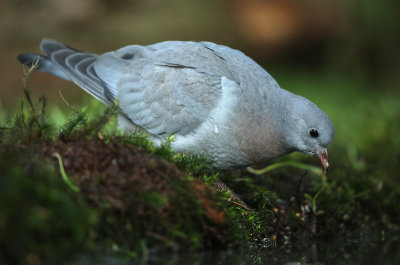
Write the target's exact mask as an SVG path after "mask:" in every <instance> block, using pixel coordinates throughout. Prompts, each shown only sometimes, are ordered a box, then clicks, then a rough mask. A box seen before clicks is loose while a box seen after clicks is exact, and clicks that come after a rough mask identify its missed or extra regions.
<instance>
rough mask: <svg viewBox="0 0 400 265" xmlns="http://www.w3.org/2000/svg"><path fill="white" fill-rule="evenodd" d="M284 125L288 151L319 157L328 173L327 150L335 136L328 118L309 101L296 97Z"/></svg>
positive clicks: (288, 110)
mask: <svg viewBox="0 0 400 265" xmlns="http://www.w3.org/2000/svg"><path fill="white" fill-rule="evenodd" d="M284 124H285V126H286V127H287V130H284V131H285V132H286V133H285V135H284V142H285V145H286V146H287V147H288V149H290V151H300V152H303V153H305V154H309V155H313V156H318V157H319V159H320V160H321V164H322V167H323V169H324V172H326V171H327V169H328V167H329V163H328V151H327V148H328V146H329V145H330V143H331V142H332V140H333V137H334V135H335V129H334V127H333V124H332V122H331V120H330V119H329V118H328V116H327V115H326V114H325V113H324V112H323V111H322V110H321V109H320V108H318V107H317V105H315V104H314V103H312V102H311V101H309V100H308V99H306V98H304V97H301V96H297V95H294V98H293V101H292V104H291V105H289V106H288V109H287V117H286V119H285V121H284Z"/></svg>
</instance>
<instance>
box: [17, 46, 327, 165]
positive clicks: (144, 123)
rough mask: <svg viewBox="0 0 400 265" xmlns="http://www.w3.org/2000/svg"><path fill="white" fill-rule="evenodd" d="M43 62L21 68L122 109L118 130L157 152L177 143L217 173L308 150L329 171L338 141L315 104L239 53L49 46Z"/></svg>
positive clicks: (26, 57)
mask: <svg viewBox="0 0 400 265" xmlns="http://www.w3.org/2000/svg"><path fill="white" fill-rule="evenodd" d="M40 47H41V50H42V51H43V52H44V53H45V56H43V55H37V54H31V53H24V54H21V55H19V57H18V59H19V60H20V61H21V62H22V63H23V64H26V65H32V64H33V63H35V62H38V63H37V67H38V68H37V70H39V71H42V72H46V73H49V74H52V75H54V76H57V77H60V78H62V79H65V80H69V81H72V82H74V83H75V84H77V85H78V86H80V87H81V88H82V89H83V90H85V91H86V92H87V93H89V94H90V95H92V96H93V97H95V98H96V99H98V100H100V101H101V102H103V103H104V104H107V105H110V104H114V101H115V100H117V101H118V102H119V105H118V107H119V114H120V115H119V128H120V129H122V130H123V131H127V132H133V131H136V130H143V131H146V132H147V133H148V134H149V136H150V137H151V138H152V140H154V141H155V142H156V143H158V144H159V143H161V142H162V140H163V139H164V138H165V137H166V136H168V135H170V134H173V135H175V137H174V140H173V142H172V144H171V145H172V148H173V150H174V151H175V152H184V153H187V154H194V153H199V154H202V155H204V156H205V158H206V159H207V160H208V161H210V162H211V164H212V165H213V166H214V167H216V168H218V169H233V168H240V167H245V166H249V165H254V164H260V163H264V162H266V161H268V160H271V159H273V158H276V157H279V156H282V155H285V154H288V153H291V152H294V151H300V152H303V153H306V154H309V155H315V156H318V157H319V158H320V160H321V164H322V167H323V168H324V170H325V171H326V170H327V168H328V166H329V164H328V152H327V147H328V146H329V144H330V143H331V141H332V139H333V137H334V127H333V124H332V122H331V121H330V119H329V118H328V116H327V115H326V114H325V113H324V112H323V111H322V110H321V109H319V108H318V107H317V106H316V105H315V104H314V103H312V102H310V101H309V100H307V99H306V98H304V97H301V96H298V95H295V94H293V93H291V92H289V91H287V90H284V89H282V88H280V87H279V85H278V83H277V82H276V81H275V80H274V79H273V78H272V77H271V75H269V74H268V73H267V72H266V71H265V70H264V69H263V68H262V67H261V66H259V65H258V64H257V63H256V62H255V61H253V60H252V59H251V58H249V57H247V56H246V55H245V54H243V53H242V52H240V51H238V50H234V49H231V48H229V47H226V46H223V45H217V44H214V43H211V42H191V41H165V42H160V43H156V44H152V45H148V46H139V45H130V46H126V47H123V48H121V49H118V50H116V51H111V52H107V53H104V54H102V55H97V54H92V53H85V52H82V51H79V50H76V49H74V48H71V47H69V46H67V45H64V44H62V43H60V42H57V41H55V40H51V39H44V40H43V41H42V42H41V45H40Z"/></svg>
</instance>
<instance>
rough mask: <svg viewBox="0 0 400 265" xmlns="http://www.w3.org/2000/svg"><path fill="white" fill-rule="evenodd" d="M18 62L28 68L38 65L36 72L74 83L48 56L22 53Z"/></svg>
mask: <svg viewBox="0 0 400 265" xmlns="http://www.w3.org/2000/svg"><path fill="white" fill-rule="evenodd" d="M18 60H19V61H20V62H21V63H22V64H24V65H26V66H28V67H32V66H33V65H35V64H36V67H37V68H36V70H38V71H41V72H44V73H48V74H51V75H54V76H57V77H59V78H62V79H65V80H67V81H72V79H71V78H70V77H69V76H68V74H67V73H66V72H65V71H63V70H62V69H61V68H60V67H59V66H58V65H56V64H55V63H53V62H52V61H51V60H50V59H49V57H47V56H43V55H39V54H34V53H21V54H20V55H18Z"/></svg>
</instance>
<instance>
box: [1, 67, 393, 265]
mask: <svg viewBox="0 0 400 265" xmlns="http://www.w3.org/2000/svg"><path fill="white" fill-rule="evenodd" d="M29 74H30V71H28V72H27V75H26V77H25V79H24V80H25V81H24V94H25V101H24V102H23V103H21V105H20V109H19V111H18V112H17V113H16V114H15V117H14V118H13V119H12V120H10V121H8V122H3V124H2V125H1V126H0V172H1V174H0V194H1V195H0V196H1V198H0V247H1V249H2V251H3V252H0V263H2V264H3V263H4V264H6V263H10V262H12V263H13V264H24V263H28V264H39V263H41V262H42V261H52V260H62V261H65V260H67V259H68V258H73V257H74V256H75V255H81V254H85V253H86V254H89V255H90V254H94V255H96V254H98V253H103V254H104V253H106V254H110V255H118V256H123V257H135V256H137V255H140V256H143V255H150V254H149V253H154V252H158V253H159V252H162V251H192V250H202V249H211V248H212V249H224V248H229V247H235V246H243V245H246V246H250V248H253V249H257V248H259V247H272V246H276V245H282V243H285V244H288V243H293V242H296V241H298V240H301V241H304V240H306V238H311V237H315V236H319V237H333V235H334V236H335V237H337V236H338V235H340V234H342V235H344V236H345V235H348V234H349V233H352V232H354V231H359V230H360V229H365V230H364V231H375V232H377V234H378V235H380V236H381V238H384V237H385V236H387V235H390V233H392V232H393V231H395V230H397V229H398V224H399V223H400V216H399V212H400V209H399V206H398V204H396V202H398V201H399V199H400V186H399V180H398V178H397V172H398V170H399V164H398V160H399V146H400V142H399V138H397V137H395V136H396V134H395V133H396V132H397V131H399V129H400V128H399V127H400V122H399V120H398V119H399V117H400V107H398V104H395V99H394V98H395V97H394V96H393V95H394V94H395V93H397V92H393V91H390V90H381V91H380V92H379V93H378V92H376V93H374V92H370V93H368V94H364V95H365V96H363V97H362V98H360V96H358V95H359V91H358V90H359V89H360V88H357V86H356V84H354V83H351V82H347V83H346V82H344V81H343V80H337V81H332V82H328V81H326V80H333V79H329V77H326V76H325V77H321V79H315V78H314V79H313V78H311V77H309V78H306V79H302V78H301V77H300V76H295V75H294V76H293V75H291V76H290V77H281V78H279V77H278V79H281V80H285V81H286V82H287V83H286V84H282V82H281V85H282V86H283V87H296V89H298V91H295V92H297V93H300V94H302V95H305V96H306V97H309V98H310V99H311V100H313V101H315V102H317V104H319V105H321V106H323V108H325V110H326V112H327V113H328V115H329V116H331V117H332V120H333V122H334V124H335V125H336V138H335V141H334V143H333V145H332V147H331V148H330V149H329V152H330V157H329V158H330V159H329V160H330V163H331V168H330V171H329V172H328V174H327V178H325V176H324V175H323V174H321V172H322V171H321V170H320V169H319V168H316V167H315V166H312V165H316V166H318V163H319V161H317V159H315V158H307V157H305V156H304V155H302V154H293V155H291V156H289V157H284V158H281V159H278V160H277V161H275V164H272V165H270V166H269V167H268V168H266V170H264V171H257V173H259V174H258V175H254V174H252V173H250V172H249V171H233V172H216V171H215V170H213V169H212V168H211V167H210V166H209V165H208V164H207V163H206V161H205V160H204V159H203V158H201V157H189V156H186V155H183V154H174V153H172V151H171V148H170V143H171V141H173V136H171V137H169V138H168V139H167V141H166V142H165V143H164V144H163V145H162V146H161V147H155V146H154V145H153V143H152V142H150V141H149V140H148V139H147V137H146V135H145V134H142V133H137V134H134V135H121V134H120V133H119V132H117V131H116V126H115V117H114V116H115V115H114V114H115V112H116V106H115V107H112V108H108V109H107V108H104V107H102V108H101V107H99V105H96V104H94V105H91V107H89V108H86V109H79V108H77V107H71V106H70V108H71V109H73V110H72V111H71V114H70V116H71V117H67V118H66V117H63V118H62V119H63V122H62V123H63V124H64V125H62V126H61V127H57V126H55V125H54V122H53V119H54V117H52V115H48V114H47V113H46V100H45V99H44V98H43V97H41V98H39V99H38V100H37V102H36V101H35V100H34V99H32V96H31V95H30V91H29V89H28V83H27V81H28V78H29ZM301 76H303V77H304V76H306V75H305V74H302V75H301ZM291 82H293V83H291ZM295 82H296V85H295V84H294V83H295ZM305 84H307V86H306V85H305ZM339 84H340V85H339ZM314 86H315V87H321V88H322V87H323V90H322V89H321V90H319V93H315V91H318V90H316V89H315V87H314ZM340 86H342V88H340ZM343 86H346V95H343ZM338 87H339V88H340V89H337V88H338ZM317 94H318V95H319V96H321V98H318V97H317ZM370 100H373V101H374V102H375V104H374V105H373V106H374V108H373V109H370V108H369V106H370V105H369V104H366V103H365V102H367V101H370ZM52 113H53V111H52ZM55 113H58V112H55ZM93 113H101V114H97V115H96V114H93ZM57 117H58V118H60V115H59V114H57ZM5 119H6V118H5ZM58 123H60V121H58ZM284 165H289V166H292V167H282V166H284ZM253 173H256V172H255V171H253ZM219 180H222V181H223V182H224V183H225V184H226V185H227V187H226V186H224V185H221V182H220V181H219ZM228 187H229V188H228ZM232 191H233V192H232Z"/></svg>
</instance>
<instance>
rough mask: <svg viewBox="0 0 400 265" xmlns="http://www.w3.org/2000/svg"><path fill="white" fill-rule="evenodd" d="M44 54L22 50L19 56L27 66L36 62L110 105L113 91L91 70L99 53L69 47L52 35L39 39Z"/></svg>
mask: <svg viewBox="0 0 400 265" xmlns="http://www.w3.org/2000/svg"><path fill="white" fill-rule="evenodd" d="M40 49H41V50H42V51H43V52H44V54H45V55H44V56H43V55H38V54H32V53H22V54H20V55H19V56H18V60H19V61H20V62H21V63H23V64H25V65H28V66H32V65H34V64H37V70H39V71H41V72H45V73H49V74H51V75H54V76H57V77H60V78H62V79H65V80H68V81H72V82H74V83H75V84H77V85H78V86H80V87H81V88H82V89H83V90H85V91H86V92H87V93H89V94H90V95H92V96H93V97H95V98H96V99H97V100H99V101H101V102H103V103H104V104H107V105H113V104H114V99H115V95H116V93H115V92H114V91H111V90H109V89H108V88H107V87H106V86H105V85H104V83H103V81H102V80H101V79H100V78H99V77H98V75H97V73H96V72H95V70H94V67H93V66H94V63H95V62H96V60H97V58H98V56H97V55H96V54H91V53H85V52H82V51H79V50H76V49H74V48H71V47H69V46H67V45H65V44H63V43H60V42H58V41H55V40H51V39H43V40H42V42H41V43H40Z"/></svg>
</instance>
